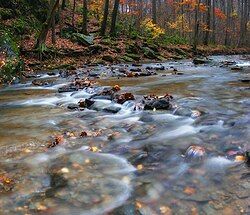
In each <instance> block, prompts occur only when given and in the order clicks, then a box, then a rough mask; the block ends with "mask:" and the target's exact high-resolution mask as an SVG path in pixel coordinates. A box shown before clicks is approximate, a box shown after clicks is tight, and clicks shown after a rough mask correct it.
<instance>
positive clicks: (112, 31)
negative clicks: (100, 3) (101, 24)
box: [110, 0, 120, 36]
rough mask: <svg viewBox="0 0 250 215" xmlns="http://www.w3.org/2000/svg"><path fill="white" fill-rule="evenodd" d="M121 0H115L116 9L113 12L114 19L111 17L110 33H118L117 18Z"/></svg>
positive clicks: (113, 34)
mask: <svg viewBox="0 0 250 215" xmlns="http://www.w3.org/2000/svg"><path fill="white" fill-rule="evenodd" d="M119 4H120V0H115V3H114V9H113V12H112V19H111V27H110V35H111V36H115V35H116V19H117V15H118V8H119Z"/></svg>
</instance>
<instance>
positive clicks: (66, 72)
mask: <svg viewBox="0 0 250 215" xmlns="http://www.w3.org/2000/svg"><path fill="white" fill-rule="evenodd" d="M76 74H77V72H76V71H75V70H60V71H59V76H60V77H61V78H67V77H69V76H72V75H76Z"/></svg>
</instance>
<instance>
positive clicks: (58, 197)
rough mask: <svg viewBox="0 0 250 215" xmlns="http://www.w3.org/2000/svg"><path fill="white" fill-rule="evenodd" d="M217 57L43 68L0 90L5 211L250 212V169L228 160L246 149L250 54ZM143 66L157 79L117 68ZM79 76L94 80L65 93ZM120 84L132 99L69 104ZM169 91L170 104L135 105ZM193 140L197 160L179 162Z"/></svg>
mask: <svg viewBox="0 0 250 215" xmlns="http://www.w3.org/2000/svg"><path fill="white" fill-rule="evenodd" d="M210 59H211V62H210V63H207V64H200V65H194V64H193V62H192V60H181V61H167V62H165V63H161V64H157V63H145V64H143V65H141V66H138V65H125V64H121V65H112V66H83V68H79V69H78V70H77V71H76V73H73V74H70V75H63V73H62V72H61V73H59V72H60V71H57V70H56V71H54V72H53V73H51V72H50V73H48V74H47V72H48V71H41V72H39V73H38V76H37V77H31V78H28V79H25V80H21V82H20V83H18V84H15V85H13V86H7V87H4V88H1V89H0V128H1V129H0V156H1V158H0V214H36V213H41V214H65V215H69V214H86V215H87V214H88V215H90V214H110V215H111V214H126V215H133V214H138V215H140V214H143V215H144V214H145V215H148V214H150V215H151V214H166V215H169V214H178V215H179V214H194V215H195V214H211V215H212V214H213V215H214V214H227V215H230V214H250V206H249V202H250V172H249V167H248V166H247V165H246V164H245V163H244V162H235V161H234V160H232V159H228V157H227V153H228V151H230V150H231V151H232V150H242V151H249V150H250V144H249V140H250V56H249V55H245V56H238V55H236V56H211V57H210ZM160 66H161V67H164V69H157V68H159V67H160ZM138 67H139V68H141V69H143V70H146V68H147V69H149V68H150V71H155V72H156V74H154V75H150V76H141V77H122V75H121V72H120V73H119V72H117V71H119V70H130V69H131V68H134V69H135V68H138ZM233 67H237V68H236V69H232V68H233ZM238 68H240V69H238ZM76 77H80V78H84V77H90V78H91V79H93V80H95V81H96V84H95V85H94V87H86V88H84V89H79V90H78V91H71V92H58V89H59V88H62V87H63V86H65V85H66V84H68V83H70V82H72V80H74V79H75V78H76ZM97 77H100V78H97ZM34 79H36V80H37V81H41V82H43V83H44V81H46V84H45V85H42V84H41V86H37V85H34ZM38 85H39V84H38ZM115 85H119V86H120V88H121V92H130V93H132V94H133V95H134V96H135V100H130V101H126V102H124V103H123V104H118V103H115V102H114V101H112V100H109V99H103V98H98V97H97V99H94V101H95V103H94V107H93V106H92V108H79V109H78V108H75V107H74V106H73V105H74V104H77V103H78V102H79V101H80V100H84V99H87V98H90V97H91V96H92V95H93V94H95V93H96V92H99V91H100V90H102V89H103V88H104V87H108V86H111V87H112V86H115ZM166 93H169V94H171V95H172V96H173V100H172V101H171V102H172V103H173V109H174V111H173V110H157V109H154V110H143V108H138V107H139V106H136V105H137V104H140V101H141V98H143V95H149V94H155V95H164V94H166ZM69 107H70V108H69ZM60 135H61V136H60ZM56 136H59V137H58V138H59V139H60V140H58V142H59V144H56V146H55V147H51V148H50V147H48V144H50V143H51V142H53V141H54V140H55V137H56ZM56 143H57V142H56ZM191 145H198V146H201V147H203V148H204V149H205V152H206V155H205V156H204V158H203V159H202V160H199V161H194V162H189V161H188V160H187V159H185V158H184V155H185V151H186V150H187V148H188V147H189V146H191Z"/></svg>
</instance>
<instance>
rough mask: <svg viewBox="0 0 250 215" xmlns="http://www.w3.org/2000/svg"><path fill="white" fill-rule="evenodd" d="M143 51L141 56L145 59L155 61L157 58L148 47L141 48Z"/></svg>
mask: <svg viewBox="0 0 250 215" xmlns="http://www.w3.org/2000/svg"><path fill="white" fill-rule="evenodd" d="M142 50H143V54H144V56H145V57H147V58H149V59H156V58H157V56H156V54H155V52H154V51H153V50H152V49H150V48H149V47H142Z"/></svg>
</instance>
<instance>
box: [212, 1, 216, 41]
mask: <svg viewBox="0 0 250 215" xmlns="http://www.w3.org/2000/svg"><path fill="white" fill-rule="evenodd" d="M212 14H213V18H212V37H211V42H212V43H213V44H215V40H216V38H215V0H212Z"/></svg>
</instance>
